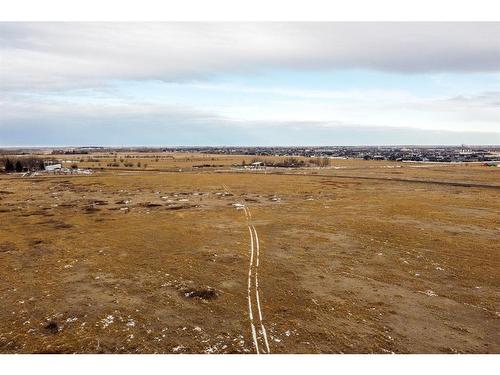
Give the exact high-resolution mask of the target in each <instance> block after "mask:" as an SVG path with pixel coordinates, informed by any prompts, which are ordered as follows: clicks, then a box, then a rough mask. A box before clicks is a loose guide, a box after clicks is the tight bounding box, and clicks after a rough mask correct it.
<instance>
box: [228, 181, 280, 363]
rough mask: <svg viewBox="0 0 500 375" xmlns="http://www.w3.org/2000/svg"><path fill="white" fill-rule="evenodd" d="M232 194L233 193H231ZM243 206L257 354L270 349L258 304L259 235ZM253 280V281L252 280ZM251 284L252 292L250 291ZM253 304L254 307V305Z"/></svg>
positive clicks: (267, 351)
mask: <svg viewBox="0 0 500 375" xmlns="http://www.w3.org/2000/svg"><path fill="white" fill-rule="evenodd" d="M222 187H223V188H224V191H225V192H227V193H230V194H232V193H231V191H230V190H229V188H228V187H227V185H226V184H222ZM233 195H234V194H233ZM240 204H241V205H242V206H243V211H244V213H245V218H246V221H247V227H248V233H249V234H250V249H249V251H250V255H249V257H250V263H249V266H248V283H247V299H248V316H249V319H250V327H251V331H252V338H253V343H254V347H255V351H256V353H257V354H260V353H261V350H262V353H267V354H269V353H271V349H270V347H269V341H268V339H267V331H266V328H265V326H264V318H263V314H262V308H261V304H260V294H259V263H260V242H259V235H258V234H257V230H256V229H255V226H254V225H253V224H252V223H251V219H252V213H251V211H250V208H249V207H248V206H247V205H246V204H245V203H243V202H241V203H240ZM252 280H253V282H252ZM252 286H253V289H254V292H255V293H253V291H252ZM253 294H255V296H254V299H255V305H254V303H253V302H252V295H253ZM254 306H255V307H254ZM254 309H256V311H257V318H258V322H257V326H260V327H259V329H258V330H257V329H256V322H255V321H256V320H257V319H254V313H253V311H254ZM259 339H260V341H263V345H262V346H264V347H265V348H262V349H261V350H259Z"/></svg>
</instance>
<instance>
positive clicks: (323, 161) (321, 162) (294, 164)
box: [243, 157, 330, 168]
mask: <svg viewBox="0 0 500 375" xmlns="http://www.w3.org/2000/svg"><path fill="white" fill-rule="evenodd" d="M256 162H260V163H262V164H263V165H266V166H268V167H279V168H300V167H306V166H307V165H310V166H317V167H328V166H329V165H330V159H328V158H310V159H307V162H306V161H305V160H303V159H298V158H294V157H291V158H285V159H283V160H280V161H271V160H265V159H259V158H255V159H252V161H251V162H250V163H256ZM243 165H246V163H245V162H243Z"/></svg>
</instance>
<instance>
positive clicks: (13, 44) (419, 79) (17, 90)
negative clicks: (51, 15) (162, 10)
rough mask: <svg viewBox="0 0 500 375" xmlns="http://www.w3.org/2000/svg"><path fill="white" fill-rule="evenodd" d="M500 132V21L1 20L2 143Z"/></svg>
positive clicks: (431, 140)
mask: <svg viewBox="0 0 500 375" xmlns="http://www.w3.org/2000/svg"><path fill="white" fill-rule="evenodd" d="M402 144H406V145H409V144H415V145H418V144H423V145H436V144H439V145H458V144H469V145H472V144H482V145H486V144H496V145H498V144H500V23H485V22H483V23H334V22H332V23H319V22H316V23H46V22H45V23H17V22H4V23H1V22H0V146H85V145H100V146H183V145H184V146H193V145H199V146H222V145H234V146H252V145H260V146H273V145H284V146H285V145H291V146H297V145H318V146H321V145H402Z"/></svg>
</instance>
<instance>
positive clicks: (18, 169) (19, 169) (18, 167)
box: [16, 160, 23, 172]
mask: <svg viewBox="0 0 500 375" xmlns="http://www.w3.org/2000/svg"><path fill="white" fill-rule="evenodd" d="M22 171H23V163H21V160H18V161H16V172H22Z"/></svg>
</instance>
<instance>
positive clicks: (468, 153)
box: [0, 145, 500, 163]
mask: <svg viewBox="0 0 500 375" xmlns="http://www.w3.org/2000/svg"><path fill="white" fill-rule="evenodd" d="M118 151H120V152H144V153H150V152H152V153H158V152H195V153H205V154H222V155H250V156H252V155H253V156H284V157H311V158H341V159H365V160H388V161H403V162H404V161H411V162H439V163H453V162H486V163H488V162H492V163H496V162H499V161H500V146H466V145H461V146H321V147H320V146H318V147H283V146H275V147H258V146H252V147H250V146H249V147H232V146H219V147H206V146H199V147H198V146H179V147H98V146H89V147H63V148H50V147H45V148H43V147H40V148H4V149H0V155H29V154H32V153H38V154H40V153H41V154H53V155H61V154H67V155H72V154H79V155H81V154H92V153H95V152H118Z"/></svg>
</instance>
